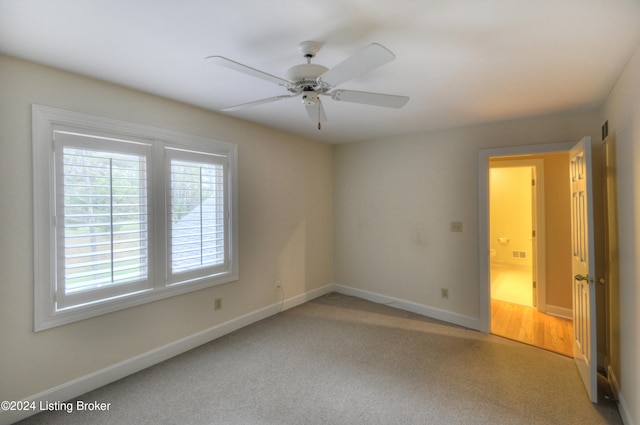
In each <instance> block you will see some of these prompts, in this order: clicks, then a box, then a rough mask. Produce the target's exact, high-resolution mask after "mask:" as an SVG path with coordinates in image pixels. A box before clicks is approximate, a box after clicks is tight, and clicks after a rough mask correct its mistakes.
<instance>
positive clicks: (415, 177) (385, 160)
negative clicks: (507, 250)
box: [334, 112, 598, 320]
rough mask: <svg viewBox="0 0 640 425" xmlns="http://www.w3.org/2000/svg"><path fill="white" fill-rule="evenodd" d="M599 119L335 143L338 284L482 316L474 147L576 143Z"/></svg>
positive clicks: (584, 116) (588, 115) (582, 116)
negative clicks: (459, 228)
mask: <svg viewBox="0 0 640 425" xmlns="http://www.w3.org/2000/svg"><path fill="white" fill-rule="evenodd" d="M596 123H597V114H596V113H594V112H581V113H574V114H559V115H552V116H545V117H537V118H529V119H522V120H514V121H509V122H503V123H496V124H488V125H478V126H470V127H464V128H458V129H452V130H446V131H441V132H433V133H425V134H418V135H409V136H404V137H396V138H392V139H383V140H371V141H366V142H362V143H353V144H345V145H338V146H336V147H335V150H334V182H335V185H334V194H335V196H334V205H335V214H334V217H335V218H334V221H335V230H334V235H335V236H334V240H335V245H334V264H335V276H336V282H337V283H339V284H342V285H347V286H351V287H354V288H357V289H360V290H364V291H370V292H374V293H379V294H382V295H385V296H387V297H394V298H398V299H401V300H410V301H411V302H413V303H416V304H419V305H423V306H427V307H429V308H432V309H439V310H446V311H448V312H452V313H455V314H460V315H463V316H465V317H471V318H476V319H477V320H479V319H480V302H479V299H480V296H479V284H480V282H479V276H478V267H479V266H478V254H479V253H478V183H477V180H478V167H477V156H478V149H481V148H490V147H500V146H512V145H525V144H538V143H548V142H561V141H578V140H580V139H581V138H582V137H583V136H585V135H591V136H594V135H596V134H598V128H597V124H596ZM451 221H462V222H463V226H464V231H463V232H462V233H453V232H451V231H450V229H449V224H450V222H451ZM443 287H447V288H449V298H448V299H444V298H441V296H440V288H443Z"/></svg>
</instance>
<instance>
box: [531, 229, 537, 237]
mask: <svg viewBox="0 0 640 425" xmlns="http://www.w3.org/2000/svg"><path fill="white" fill-rule="evenodd" d="M531 236H533V237H534V238H535V237H536V231H535V230H532V231H531Z"/></svg>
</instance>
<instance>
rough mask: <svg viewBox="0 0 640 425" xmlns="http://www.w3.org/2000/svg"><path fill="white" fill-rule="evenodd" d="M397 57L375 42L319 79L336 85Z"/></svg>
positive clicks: (333, 85)
mask: <svg viewBox="0 0 640 425" xmlns="http://www.w3.org/2000/svg"><path fill="white" fill-rule="evenodd" d="M395 57H396V56H395V55H394V54H393V53H391V51H390V50H389V49H387V48H386V47H384V46H382V45H380V44H377V43H373V44H370V45H368V46H367V47H365V48H364V49H362V50H360V51H358V52H356V53H355V54H354V55H353V56H351V57H350V58H348V59H345V60H344V61H342V62H340V63H339V64H338V65H336V66H334V67H333V68H331V69H330V70H328V71H327V72H325V73H324V74H322V75H321V76H320V78H319V80H322V81H323V82H324V83H326V84H328V85H330V86H332V87H335V86H337V85H338V84H341V83H344V82H345V81H347V80H350V79H352V78H354V77H357V76H359V75H362V74H364V73H366V72H369V71H371V70H373V69H375V68H377V67H379V66H382V65H384V64H385V63H387V62H391V61H392V60H393V59H395Z"/></svg>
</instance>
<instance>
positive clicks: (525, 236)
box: [489, 157, 544, 308]
mask: <svg viewBox="0 0 640 425" xmlns="http://www.w3.org/2000/svg"><path fill="white" fill-rule="evenodd" d="M543 176H544V173H543V160H541V159H512V158H509V157H507V158H492V159H491V160H490V162H489V264H490V285H491V299H492V300H500V301H504V302H508V303H512V304H518V305H522V306H526V307H536V308H537V307H538V299H539V298H540V297H539V292H540V290H541V289H542V290H544V270H542V273H540V267H541V268H543V269H544V262H542V263H540V262H539V261H538V258H544V243H541V244H539V243H538V235H540V236H541V237H542V238H543V239H544V231H543V232H540V231H539V229H538V226H541V227H542V228H544V209H543V206H544V204H543V202H542V196H539V194H538V192H540V195H542V194H543V191H544V177H543ZM538 198H540V200H539V199H538ZM538 276H541V277H542V279H538ZM542 299H543V300H544V297H542Z"/></svg>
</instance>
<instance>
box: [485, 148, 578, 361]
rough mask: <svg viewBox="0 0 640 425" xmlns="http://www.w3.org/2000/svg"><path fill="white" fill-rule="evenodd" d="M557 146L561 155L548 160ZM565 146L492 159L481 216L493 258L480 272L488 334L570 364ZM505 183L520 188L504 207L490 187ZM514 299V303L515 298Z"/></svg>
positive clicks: (502, 152) (501, 151) (500, 151)
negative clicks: (560, 357)
mask: <svg viewBox="0 0 640 425" xmlns="http://www.w3.org/2000/svg"><path fill="white" fill-rule="evenodd" d="M551 146H561V147H562V148H560V149H558V150H557V151H556V150H554V149H553V148H552V149H551V150H549V151H546V152H545V150H544V148H547V147H551ZM564 146H567V148H568V147H569V145H568V144H567V145H565V144H553V145H547V146H545V145H542V146H539V147H538V146H529V147H514V148H511V149H510V148H497V149H493V150H492V151H495V152H491V153H492V154H491V155H486V157H485V158H484V160H486V163H485V164H484V168H485V169H486V173H487V174H486V175H487V179H486V181H484V182H483V183H481V184H482V185H483V188H482V187H481V189H482V190H483V191H484V193H485V194H486V200H487V205H486V210H485V209H484V208H483V211H486V212H487V217H486V220H487V221H486V222H487V225H488V226H487V229H486V238H487V239H486V245H484V243H483V245H484V246H487V247H488V251H489V252H488V254H489V255H488V256H486V257H484V258H483V259H482V260H481V265H483V263H484V266H485V267H486V275H484V273H483V277H485V276H486V277H485V278H486V279H487V281H486V285H487V298H488V299H487V304H489V306H488V307H489V314H488V317H487V322H488V323H487V325H488V326H487V328H488V329H487V332H491V333H494V334H496V335H500V336H503V337H507V338H510V339H514V340H516V341H519V342H524V343H527V344H530V345H534V346H538V347H540V348H544V349H547V350H550V351H555V352H558V353H561V354H564V355H567V356H571V355H572V349H573V323H572V320H571V317H572V313H573V310H572V307H573V300H572V290H571V286H570V282H571V247H570V244H571V233H570V232H571V231H570V229H571V226H570V221H571V214H570V202H569V199H570V191H569V184H568V182H569V166H568V149H566V148H564ZM525 149H531V150H530V151H528V152H527V151H525ZM536 149H540V151H536ZM547 165H548V167H547ZM547 168H548V170H547ZM547 171H548V172H547ZM483 174H484V172H483ZM547 174H548V175H547ZM499 179H502V180H504V181H505V182H506V183H504V185H506V184H507V183H508V185H510V186H512V185H515V186H514V187H512V188H511V189H508V190H507V192H506V194H504V196H503V198H505V199H504V200H503V201H500V199H499V196H495V195H496V194H495V193H494V191H493V189H492V187H491V181H492V180H493V182H494V183H496V182H497V181H498V180H499ZM545 180H546V182H545ZM516 181H519V182H520V183H519V185H516ZM545 183H547V184H545ZM545 188H547V189H548V190H545ZM494 189H495V187H494ZM481 197H482V191H481ZM507 201H508V202H507ZM500 202H503V204H501V205H500V204H499V203H500ZM492 203H493V205H491V204H492ZM496 210H498V211H501V212H502V214H500V213H495V211H496ZM514 216H517V217H514ZM515 218H518V219H519V220H515ZM483 221H484V219H483ZM515 221H519V223H514V222H515ZM507 225H511V226H514V225H515V226H516V228H513V227H511V228H510V227H509V226H507ZM485 255H486V251H485ZM505 280H506V281H508V282H507V285H508V286H509V288H508V289H509V290H508V291H507V292H505V291H504V289H503V285H504V284H505V283H504V281H505ZM501 281H502V282H501ZM510 293H513V294H515V298H509V297H510V296H511V295H510Z"/></svg>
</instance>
